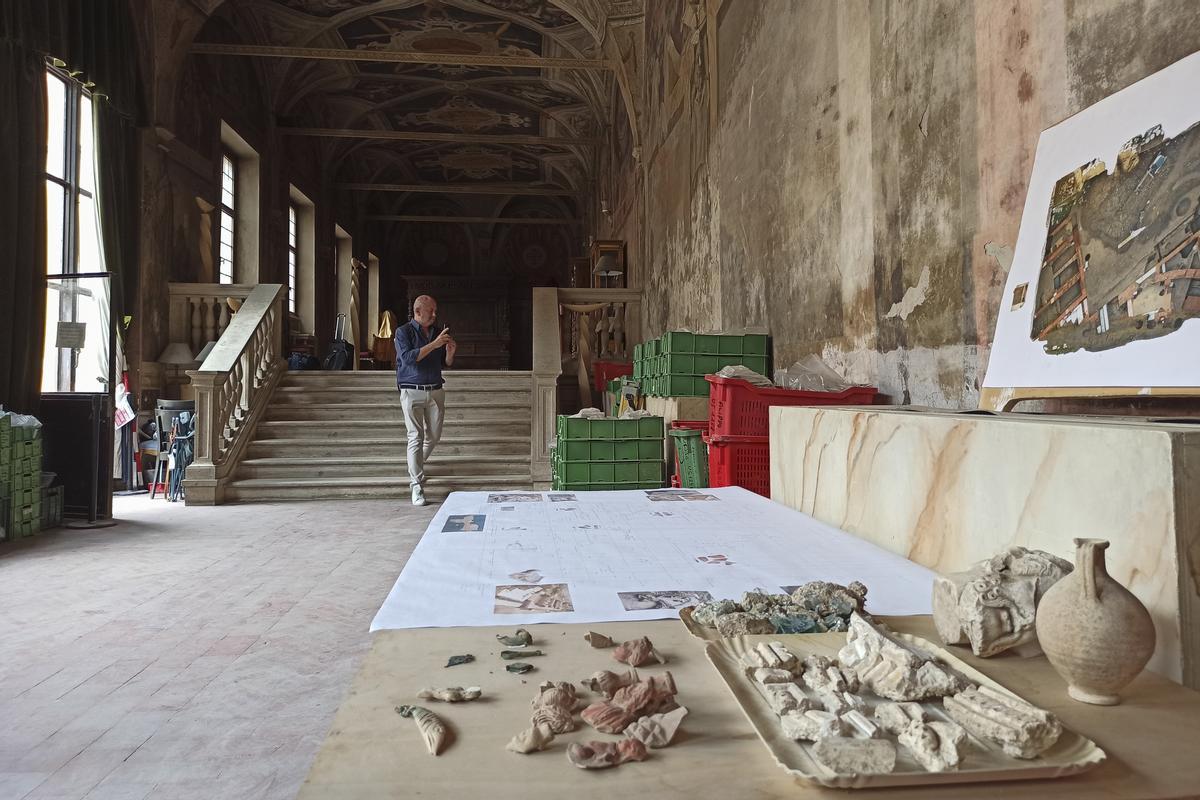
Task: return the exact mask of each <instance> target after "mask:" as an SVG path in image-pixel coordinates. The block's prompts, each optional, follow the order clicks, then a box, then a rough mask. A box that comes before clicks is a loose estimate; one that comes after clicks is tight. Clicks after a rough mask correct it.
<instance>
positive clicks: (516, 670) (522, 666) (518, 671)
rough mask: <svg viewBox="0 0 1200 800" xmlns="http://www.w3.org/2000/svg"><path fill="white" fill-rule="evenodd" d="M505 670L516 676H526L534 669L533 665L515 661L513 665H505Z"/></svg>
mask: <svg viewBox="0 0 1200 800" xmlns="http://www.w3.org/2000/svg"><path fill="white" fill-rule="evenodd" d="M504 669H506V670H508V671H509V672H511V673H513V674H514V675H524V674H525V673H526V672H529V671H530V670H532V669H533V664H526V663H525V662H524V661H514V662H513V663H511V664H505V665H504Z"/></svg>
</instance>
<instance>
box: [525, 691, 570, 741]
mask: <svg viewBox="0 0 1200 800" xmlns="http://www.w3.org/2000/svg"><path fill="white" fill-rule="evenodd" d="M577 700H578V698H577V696H576V694H575V687H574V686H573V685H572V684H570V683H567V682H565V681H560V682H558V683H555V682H553V681H546V682H544V683H542V684H541V685H540V686H538V693H537V694H536V695H534V698H533V701H532V705H533V714H532V716H531V717H530V719H531V721H532V722H533V724H534V726H535V727H536V726H538V725H545V726H546V727H548V728H549V729H550V730H551V731H553V732H554V733H568V732H570V731H573V730H575V718H574V716H573V714H574V711H575V705H576V703H577Z"/></svg>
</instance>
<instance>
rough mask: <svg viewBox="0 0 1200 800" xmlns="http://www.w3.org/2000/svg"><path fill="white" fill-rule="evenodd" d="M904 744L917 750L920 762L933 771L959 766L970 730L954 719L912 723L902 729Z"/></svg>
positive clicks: (901, 741)
mask: <svg viewBox="0 0 1200 800" xmlns="http://www.w3.org/2000/svg"><path fill="white" fill-rule="evenodd" d="M898 738H899V741H900V744H901V745H902V746H904V747H906V748H908V751H909V752H910V753H912V754H913V757H914V758H916V760H917V763H919V764H920V765H921V766H922V767H924V768H925V769H926V770H928V771H929V772H946V771H947V770H955V769H958V765H959V763H960V762H961V755H960V748H962V747H963V745H965V744H966V741H967V733H966V731H964V730H963V729H962V727H960V726H958V725H955V724H954V723H953V722H929V723H925V722H917V721H916V720H914V721H912V722H910V723H908V727H907V728H905V729H904V730H902V731H901V732H900V736H899V737H898Z"/></svg>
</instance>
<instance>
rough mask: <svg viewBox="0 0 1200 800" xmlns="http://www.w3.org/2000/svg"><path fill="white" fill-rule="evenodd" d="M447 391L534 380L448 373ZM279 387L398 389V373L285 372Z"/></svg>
mask: <svg viewBox="0 0 1200 800" xmlns="http://www.w3.org/2000/svg"><path fill="white" fill-rule="evenodd" d="M443 379H444V380H445V383H446V389H447V390H454V389H468V388H475V389H511V388H514V387H527V386H529V385H530V383H531V381H532V379H533V373H531V372H529V371H524V370H523V371H515V370H514V371H511V372H509V371H498V370H447V371H446V373H445V374H444V375H443ZM279 385H280V386H309V387H317V386H347V387H355V386H357V387H371V386H390V387H391V388H392V389H393V390H395V388H396V373H394V372H391V371H383V370H379V371H369V372H323V371H317V370H312V371H295V372H288V373H285V374H284V375H283V376H282V377H281V378H280V381H279Z"/></svg>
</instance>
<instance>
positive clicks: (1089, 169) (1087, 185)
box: [984, 53, 1200, 388]
mask: <svg viewBox="0 0 1200 800" xmlns="http://www.w3.org/2000/svg"><path fill="white" fill-rule="evenodd" d="M1197 85H1200V53H1197V54H1195V55H1192V56H1189V57H1187V58H1185V59H1183V60H1181V61H1178V62H1176V63H1175V64H1173V65H1171V66H1170V67H1167V68H1166V69H1164V70H1162V71H1160V72H1157V73H1155V74H1154V75H1151V76H1150V77H1148V78H1145V79H1144V80H1142V81H1139V82H1138V83H1135V84H1134V85H1132V86H1130V87H1128V88H1126V89H1124V90H1122V91H1120V92H1118V93H1116V94H1114V95H1112V96H1110V97H1108V98H1106V99H1104V100H1102V101H1101V102H1099V103H1097V104H1095V105H1094V106H1091V107H1090V108H1088V109H1086V110H1084V111H1082V112H1080V113H1079V114H1076V115H1075V116H1073V117H1071V118H1070V119H1068V120H1066V121H1064V122H1062V123H1060V124H1059V125H1056V126H1055V127H1053V128H1050V129H1049V130H1047V131H1045V132H1044V133H1043V134H1042V136H1041V139H1040V140H1039V142H1038V150H1037V156H1036V158H1035V161H1034V168H1033V177H1032V180H1031V181H1030V188H1029V195H1028V197H1027V198H1026V203H1025V210H1024V214H1023V216H1022V220H1021V231H1020V235H1019V238H1018V240H1017V248H1016V250H1015V252H1014V258H1013V265H1012V269H1011V270H1010V272H1009V276H1008V282H1007V285H1006V294H1005V301H1004V303H1003V304H1002V305H1001V308H1000V312H999V318H998V320H997V323H996V336H995V341H994V344H993V348H992V355H991V361H990V363H989V365H988V372H987V378H986V379H985V381H984V385H985V386H988V387H998V388H999V387H1048V386H1061V387H1101V386H1124V387H1133V386H1136V387H1143V386H1200V358H1197V357H1196V352H1197V348H1198V347H1200V107H1198V106H1197V105H1196V103H1195V93H1196V86H1197Z"/></svg>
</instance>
